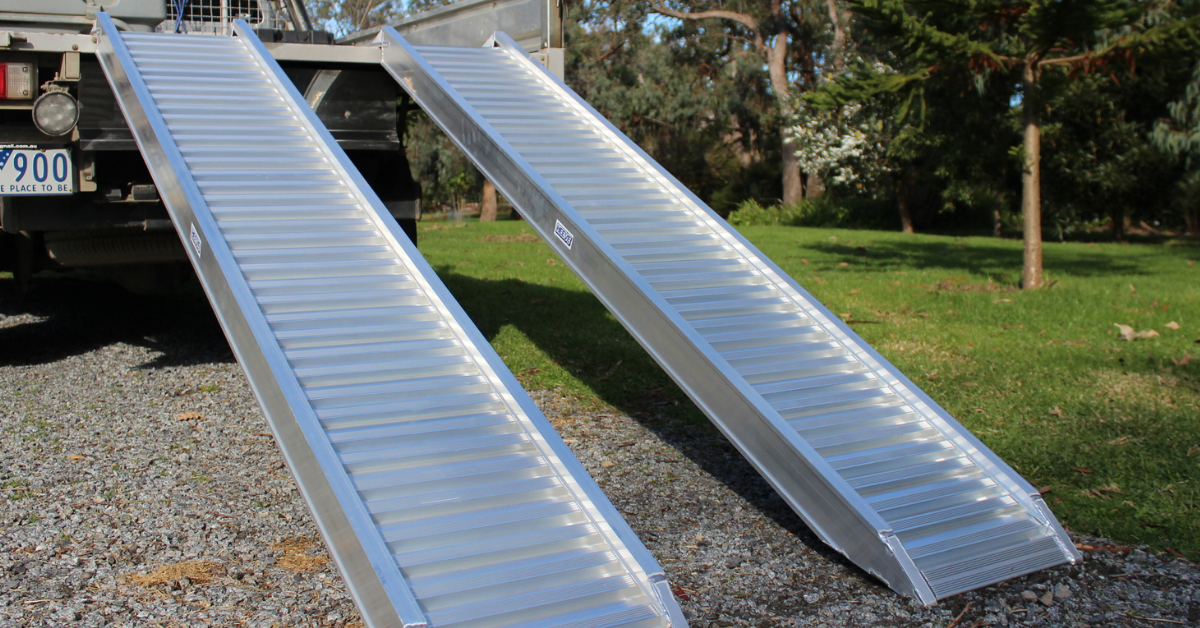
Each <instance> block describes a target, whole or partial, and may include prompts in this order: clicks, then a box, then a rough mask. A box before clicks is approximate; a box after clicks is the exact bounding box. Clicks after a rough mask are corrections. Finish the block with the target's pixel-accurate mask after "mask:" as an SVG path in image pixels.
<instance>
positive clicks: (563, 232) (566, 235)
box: [554, 220, 575, 250]
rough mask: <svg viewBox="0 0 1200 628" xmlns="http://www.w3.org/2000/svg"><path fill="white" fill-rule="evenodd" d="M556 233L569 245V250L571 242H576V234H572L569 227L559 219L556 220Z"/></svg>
mask: <svg viewBox="0 0 1200 628" xmlns="http://www.w3.org/2000/svg"><path fill="white" fill-rule="evenodd" d="M554 235H556V236H558V239H559V240H562V243H563V244H565V245H567V249H568V250H570V248H571V244H573V243H574V242H575V236H573V235H571V232H570V231H567V228H566V227H564V226H563V224H562V223H561V222H559V221H557V220H555V221H554Z"/></svg>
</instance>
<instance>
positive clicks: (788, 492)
mask: <svg viewBox="0 0 1200 628" xmlns="http://www.w3.org/2000/svg"><path fill="white" fill-rule="evenodd" d="M386 37H387V42H388V45H389V47H388V48H387V49H385V52H384V57H385V62H384V65H385V67H387V68H388V69H389V71H391V72H392V73H393V75H394V76H395V77H396V78H397V79H398V80H399V82H400V83H401V85H403V86H404V87H405V88H406V89H407V90H409V92H410V93H411V94H412V95H413V96H414V98H415V99H416V100H417V102H418V103H420V104H421V106H422V107H423V108H424V109H425V110H426V111H427V112H428V113H430V115H431V116H432V117H433V118H434V119H435V120H437V121H438V123H439V124H440V125H441V126H442V127H443V129H444V130H446V132H447V133H448V135H450V136H451V137H452V138H453V139H454V140H455V141H456V142H457V143H458V144H459V146H460V147H462V148H463V149H464V150H465V151H466V152H467V154H468V155H470V156H471V157H472V159H473V160H474V161H475V162H476V164H477V165H478V166H479V167H480V168H481V169H482V170H483V171H484V172H485V173H486V174H487V175H488V176H489V178H491V179H492V180H493V181H495V182H496V183H497V185H498V186H499V187H500V189H501V191H502V192H503V193H504V194H505V196H506V197H507V198H509V199H510V200H512V201H513V203H514V204H515V205H516V206H517V207H518V208H519V209H520V210H521V213H522V215H523V216H525V217H526V218H528V219H529V221H530V224H531V225H533V226H534V227H535V228H536V229H537V230H538V231H539V232H540V233H541V234H542V235H543V237H545V238H546V239H547V241H549V242H550V243H551V245H552V246H553V247H554V248H555V249H556V251H557V252H558V253H559V254H560V255H561V256H562V257H563V259H564V260H565V261H566V262H567V264H568V265H569V266H571V267H572V268H573V269H574V270H575V271H576V272H577V273H578V274H579V275H580V277H581V278H582V279H583V280H584V281H585V283H587V284H588V285H589V286H590V287H592V289H593V290H594V291H595V292H596V293H597V295H598V296H599V297H600V299H601V300H602V301H604V302H605V304H606V305H607V306H608V307H609V308H610V309H611V310H612V311H613V312H614V314H615V315H616V316H617V317H618V318H619V319H620V320H621V321H622V322H623V323H624V324H625V326H626V327H627V328H628V329H629V330H630V332H631V333H633V335H634V336H635V337H637V338H638V339H639V341H640V342H641V343H642V344H643V346H645V347H646V348H647V349H648V350H649V351H650V352H651V353H652V354H653V355H654V356H655V357H656V359H658V361H659V363H660V364H662V366H663V367H664V368H665V369H666V370H667V371H668V372H669V373H671V375H672V376H673V377H674V378H675V379H676V381H677V382H679V384H680V385H681V386H682V387H683V388H684V389H685V390H686V391H688V393H689V394H690V395H691V396H692V398H693V399H694V400H695V401H696V402H697V404H698V405H699V406H700V407H701V408H702V409H704V410H705V412H706V413H708V415H709V416H710V418H712V420H713V421H714V422H716V423H717V425H718V426H719V427H721V429H722V430H723V431H724V432H725V433H726V434H727V435H729V436H730V438H731V440H733V442H734V443H735V444H736V445H738V447H739V448H740V449H741V451H742V452H743V453H744V454H745V455H746V456H747V457H748V458H749V459H750V460H751V461H752V462H753V463H754V464H755V465H756V466H757V467H758V469H759V470H760V471H761V472H762V473H763V474H764V475H765V476H766V477H767V479H768V480H770V481H771V482H772V484H774V486H775V487H776V489H777V490H779V492H780V494H781V495H783V496H784V498H785V499H787V500H788V502H789V503H790V504H791V505H792V506H793V508H795V509H796V511H797V512H798V513H799V514H800V515H801V516H802V517H804V519H805V520H806V521H807V522H808V523H809V525H810V526H812V527H813V529H814V530H815V531H817V532H818V533H819V534H821V535H822V536H823V538H825V540H826V541H828V542H829V543H830V544H831V545H833V546H834V547H836V548H838V549H839V550H840V551H842V552H844V553H845V554H846V555H847V556H849V557H850V558H851V559H852V560H854V561H855V562H857V563H859V564H860V565H862V566H863V567H864V568H866V569H868V570H870V571H872V572H874V573H876V574H877V575H879V576H880V577H882V578H883V579H884V580H886V581H887V582H889V583H890V584H891V586H893V587H894V588H896V589H897V590H900V591H903V592H905V593H908V594H910V595H913V596H916V597H918V598H920V599H922V600H924V601H925V602H927V603H931V602H933V601H934V600H935V599H936V598H942V597H946V596H948V595H953V594H955V593H959V592H962V591H966V590H969V589H972V588H976V587H979V586H982V585H985V584H989V583H991V582H995V581H998V580H1002V579H1004V578H1008V577H1011V576H1015V575H1018V574H1021V573H1027V572H1030V571H1034V570H1037V569H1041V568H1044V567H1048V566H1051V565H1056V564H1059V563H1062V562H1066V561H1073V560H1075V559H1076V558H1077V554H1076V553H1075V550H1074V548H1073V547H1072V546H1071V544H1070V542H1069V540H1068V539H1067V538H1066V535H1065V533H1063V531H1062V530H1061V528H1060V527H1059V526H1058V524H1057V522H1055V521H1054V518H1053V516H1052V515H1050V514H1049V511H1048V510H1046V509H1045V506H1044V504H1043V503H1042V501H1041V499H1040V497H1039V496H1038V493H1037V491H1035V490H1033V489H1032V487H1030V486H1029V485H1028V484H1027V483H1026V482H1024V481H1023V480H1022V479H1021V478H1020V477H1019V476H1018V475H1017V474H1016V473H1015V472H1013V471H1012V470H1011V469H1010V468H1008V466H1007V465H1005V464H1004V463H1003V462H1002V461H1000V460H999V459H998V458H997V457H996V456H995V455H994V454H993V453H992V452H990V451H989V450H988V449H987V448H986V447H984V446H983V445H982V444H981V443H980V442H979V441H978V440H976V439H975V438H974V437H972V436H971V435H970V433H969V432H967V430H965V429H964V428H963V427H962V426H961V425H959V424H958V423H957V422H956V421H955V420H954V419H953V418H951V417H950V416H949V415H948V414H947V413H946V412H945V411H944V410H942V409H941V408H940V407H938V406H937V405H936V404H935V403H934V402H933V401H932V400H930V399H929V398H928V397H927V396H926V395H924V394H923V393H922V392H921V391H920V390H919V389H918V388H917V387H916V386H915V385H913V384H912V382H910V381H909V380H908V379H906V378H905V377H904V376H903V375H902V374H901V373H900V372H899V371H897V370H896V369H895V367H893V366H892V365H890V364H888V363H887V362H886V361H885V360H884V359H883V358H882V357H880V356H879V355H878V354H877V353H876V352H875V351H873V350H872V349H871V348H870V347H869V346H867V345H866V343H864V342H863V341H862V340H861V339H859V338H858V337H857V336H856V335H855V334H854V332H852V331H851V330H850V329H849V328H848V327H847V326H846V325H844V324H843V323H842V322H841V321H840V320H838V319H837V318H836V317H835V316H832V315H831V314H830V313H829V312H828V311H827V310H826V309H825V308H824V307H822V306H821V305H820V304H819V303H817V301H816V300H814V299H813V298H812V297H811V296H810V295H808V294H807V293H806V292H805V291H804V290H803V289H802V288H801V287H800V286H799V285H797V284H796V283H795V281H793V280H792V279H791V278H789V277H788V276H787V275H786V274H784V273H783V272H782V271H780V270H779V269H778V268H777V267H775V266H774V264H772V263H771V262H770V261H769V260H767V259H766V258H765V257H764V256H763V255H762V254H761V253H759V252H758V251H757V250H756V249H755V248H754V247H753V246H752V245H751V244H750V243H749V242H747V241H746V240H745V239H744V238H742V237H741V236H740V235H738V234H737V233H736V232H734V231H733V230H731V229H729V228H728V227H727V226H726V225H725V223H724V221H722V220H721V219H720V218H718V217H717V216H716V215H715V214H714V213H713V212H712V211H711V210H710V209H709V208H708V207H707V206H705V205H704V204H703V203H702V202H700V201H699V200H698V199H697V198H695V196H693V195H692V194H690V193H689V192H688V191H687V190H685V189H683V188H682V187H681V186H680V185H679V184H678V182H677V181H675V180H674V179H673V178H672V177H671V176H670V175H669V174H667V173H666V172H665V171H663V170H662V169H661V167H659V166H658V165H657V164H655V163H654V162H653V161H652V160H651V159H650V158H649V157H648V156H646V155H645V154H644V153H643V152H642V151H641V150H640V149H638V148H637V147H636V146H635V145H634V144H633V143H632V142H630V141H629V140H628V139H627V138H626V137H625V136H624V135H622V134H621V133H620V132H619V131H617V130H616V129H615V128H614V127H613V126H612V125H611V124H609V123H608V122H607V121H606V120H604V119H603V118H602V117H600V116H599V115H598V114H597V113H596V112H595V111H594V110H592V109H591V108H590V107H589V106H588V105H587V104H586V103H584V102H583V101H582V100H581V99H579V98H578V96H576V95H575V94H574V93H573V92H572V91H571V90H570V89H569V88H567V87H566V86H565V85H563V84H562V83H561V82H559V81H558V80H557V79H555V78H554V77H552V76H551V75H549V74H547V73H546V72H545V71H543V70H542V69H540V67H538V66H537V65H536V64H534V63H532V62H531V61H530V59H529V58H528V56H527V55H525V53H523V52H522V51H521V50H520V49H519V48H518V47H517V46H516V45H515V44H514V43H513V42H512V41H511V40H508V39H507V38H506V37H505V36H504V35H503V34H501V33H498V34H497V35H496V39H495V42H494V43H495V45H494V46H489V47H485V48H460V47H431V46H417V47H414V46H411V45H409V44H408V43H407V42H404V41H403V40H402V39H401V38H400V36H399V35H398V34H396V33H394V32H392V33H389V34H387V35H386ZM564 232H565V234H568V235H564Z"/></svg>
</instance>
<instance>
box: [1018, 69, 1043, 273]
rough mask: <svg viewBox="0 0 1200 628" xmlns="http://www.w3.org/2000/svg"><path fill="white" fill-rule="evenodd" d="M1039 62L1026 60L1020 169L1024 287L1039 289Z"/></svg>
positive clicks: (1022, 101) (1040, 160) (1040, 213)
mask: <svg viewBox="0 0 1200 628" xmlns="http://www.w3.org/2000/svg"><path fill="white" fill-rule="evenodd" d="M1037 75H1038V67H1037V62H1036V61H1035V60H1033V59H1030V60H1028V61H1026V62H1025V73H1024V85H1023V88H1024V93H1023V95H1022V98H1021V105H1022V109H1023V111H1024V124H1025V164H1024V165H1025V167H1024V169H1023V170H1022V172H1021V220H1022V221H1023V222H1024V226H1023V232H1024V239H1025V247H1024V248H1025V265H1024V268H1023V269H1022V270H1021V288H1022V289H1025V290H1028V289H1031V288H1040V287H1042V284H1043V283H1044V281H1045V280H1044V279H1043V277H1042V129H1041V124H1040V116H1039V113H1040V111H1039V103H1038V93H1037Z"/></svg>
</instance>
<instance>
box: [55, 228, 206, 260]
mask: <svg viewBox="0 0 1200 628" xmlns="http://www.w3.org/2000/svg"><path fill="white" fill-rule="evenodd" d="M45 240H46V251H47V252H48V253H49V254H50V259H52V260H54V261H55V262H57V263H58V264H60V265H62V266H66V267H68V268H82V267H93V266H114V265H125V264H138V265H141V264H161V263H167V262H184V261H187V253H186V252H184V249H183V244H181V243H180V242H179V236H177V235H175V232H174V231H141V230H134V229H103V230H88V231H48V232H46V236H45Z"/></svg>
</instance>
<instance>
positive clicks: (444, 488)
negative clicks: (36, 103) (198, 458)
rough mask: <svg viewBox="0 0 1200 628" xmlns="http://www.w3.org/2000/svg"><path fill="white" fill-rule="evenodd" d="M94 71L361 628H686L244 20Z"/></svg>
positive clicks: (614, 518)
mask: <svg viewBox="0 0 1200 628" xmlns="http://www.w3.org/2000/svg"><path fill="white" fill-rule="evenodd" d="M235 32H236V35H237V36H236V37H215V36H181V35H167V34H134V33H119V32H117V30H116V29H115V28H114V27H113V23H112V21H111V20H110V19H108V17H107V16H106V15H105V14H103V13H101V14H100V18H99V20H98V25H97V30H96V35H97V36H98V38H99V39H100V40H101V41H100V42H99V44H100V53H99V56H100V60H101V62H102V64H103V66H104V71H105V73H106V75H107V76H108V78H109V81H110V82H111V83H112V86H113V88H114V90H115V92H116V94H117V97H118V101H119V102H120V105H121V108H122V110H123V111H124V113H125V116H126V118H127V120H128V121H129V125H130V127H131V128H132V129H133V131H134V133H135V135H136V139H137V143H138V146H139V148H140V149H141V151H142V154H143V156H144V157H145V160H146V163H147V164H149V166H150V168H151V170H152V173H153V175H154V180H155V183H156V184H157V186H158V189H159V190H160V192H161V194H162V196H163V197H164V200H165V203H166V205H167V207H168V209H169V210H170V213H171V217H172V219H173V220H174V221H175V224H176V227H177V228H178V230H179V233H180V235H181V236H182V237H183V239H184V242H185V244H186V246H187V248H188V252H189V255H190V256H191V260H192V262H193V264H194V265H195V267H196V269H197V271H198V273H199V275H200V277H201V281H202V283H203V284H204V288H205V290H206V291H207V293H208V295H209V298H210V299H211V301H212V304H213V307H214V309H215V310H216V312H217V316H218V318H219V319H220V321H221V324H222V326H223V327H224V330H225V333H226V335H227V336H228V338H229V340H230V344H231V345H232V346H233V349H234V352H235V353H236V354H237V357H238V361H239V362H240V363H241V364H242V366H243V368H244V369H245V371H246V374H247V376H248V377H249V380H250V383H251V386H252V387H253V389H254V392H255V394H256V395H257V397H258V399H259V401H260V402H261V404H262V406H263V409H264V410H265V413H266V415H267V418H268V420H269V422H270V424H271V428H272V430H273V431H274V433H275V436H276V438H277V440H278V441H279V444H280V447H281V448H282V450H283V453H284V456H285V458H286V459H287V462H288V465H289V467H290V469H291V471H292V473H293V475H294V476H295V478H296V480H297V483H298V485H299V487H300V490H301V492H302V493H303V495H304V497H305V499H306V500H307V502H308V504H309V506H310V508H311V509H312V512H313V515H314V518H315V519H316V521H317V524H318V526H319V528H320V530H321V534H322V535H323V536H324V538H325V541H326V543H327V544H328V545H329V548H330V550H331V553H332V555H333V557H334V559H335V561H336V562H337V564H338V567H339V568H340V570H341V572H342V574H343V576H344V577H345V580H346V582H347V584H348V586H349V588H350V590H351V593H352V594H353V596H354V598H355V600H356V602H357V604H358V606H359V609H360V610H361V612H362V615H363V618H364V619H365V621H366V623H367V625H369V626H372V627H384V626H434V627H456V628H468V627H471V628H484V627H502V626H513V627H516V626H521V627H531V628H532V627H544V628H549V627H558V626H576V627H580V628H582V627H595V628H600V627H609V626H626V627H638V628H641V627H645V628H649V627H666V626H678V627H682V626H684V625H685V624H684V621H683V618H682V614H681V613H680V611H679V609H678V606H677V605H676V603H675V601H674V599H673V597H672V596H671V593H670V590H669V588H668V586H667V583H666V581H665V579H664V577H663V574H662V572H661V569H660V568H659V566H658V565H657V563H656V562H655V561H654V559H653V557H652V556H650V555H649V553H648V552H647V551H646V549H645V548H644V547H643V546H642V545H641V544H640V543H639V542H638V540H637V539H636V537H635V536H634V535H633V533H632V531H631V530H630V529H629V528H628V526H627V525H626V524H625V522H624V521H623V520H622V519H621V517H620V515H619V514H617V512H616V510H615V509H614V508H613V507H612V505H611V504H610V503H609V502H608V501H607V499H606V498H605V497H604V495H603V494H602V493H601V492H600V490H599V488H598V487H597V486H596V484H595V483H594V482H592V480H591V478H589V477H588V476H587V474H586V472H585V471H584V470H583V468H582V467H581V466H580V465H579V463H578V461H577V460H575V458H574V457H573V456H572V454H571V453H570V451H569V450H568V449H567V448H566V446H565V445H564V444H563V442H562V440H561V439H560V438H559V437H558V436H557V434H556V433H555V432H554V430H553V429H552V428H551V426H550V424H549V422H548V421H547V420H546V419H545V417H544V416H543V415H542V414H541V413H540V412H539V411H538V410H537V408H536V407H535V406H534V405H533V403H532V402H531V401H530V399H529V397H528V396H527V395H526V394H525V393H524V391H523V390H522V389H521V388H520V386H519V384H518V383H517V381H516V379H515V378H514V377H513V376H512V375H511V373H509V372H508V370H507V369H506V368H505V367H504V364H503V362H501V361H500V359H499V357H498V356H497V355H496V354H495V353H494V352H493V351H492V349H491V347H490V346H489V345H488V343H487V341H486V340H485V339H484V338H483V337H482V336H481V335H480V333H479V332H478V330H476V329H475V327H474V326H473V325H472V324H471V322H470V321H469V319H468V318H467V317H466V315H465V314H464V313H463V311H462V310H461V308H459V307H458V305H457V304H456V303H455V302H454V300H453V299H452V298H451V297H450V295H449V293H448V292H447V291H446V289H445V287H444V286H443V285H442V284H441V283H440V281H439V280H438V279H437V277H436V276H435V275H434V273H433V271H432V270H431V269H430V267H429V266H428V265H427V264H426V263H425V262H424V260H423V259H422V258H421V256H420V255H419V254H418V253H417V252H416V249H414V248H413V246H412V244H411V243H410V242H409V240H408V238H407V237H405V236H404V234H403V233H402V232H401V231H400V230H399V227H398V226H397V225H396V223H395V222H394V221H393V220H392V219H391V217H390V216H388V214H387V210H386V209H384V208H383V206H382V204H381V203H380V202H379V199H378V198H377V197H376V196H375V195H374V194H373V193H372V192H371V191H370V189H369V188H368V187H367V186H366V184H365V182H364V181H363V180H362V178H361V176H360V175H359V174H358V173H357V171H356V170H354V168H353V167H352V166H351V165H349V164H350V162H349V161H348V160H347V159H346V156H345V154H344V153H343V152H342V151H341V149H339V148H338V146H337V144H336V143H335V142H334V140H333V139H332V138H331V137H330V136H329V134H328V132H327V131H326V130H325V129H324V128H323V127H322V126H321V125H320V123H319V122H318V121H317V119H316V117H315V116H314V115H313V114H312V112H311V110H309V109H308V107H307V106H306V105H305V104H304V100H303V99H302V98H301V96H300V95H299V94H298V93H297V92H296V90H295V89H294V87H293V86H292V85H291V83H290V82H289V81H288V80H287V78H286V77H285V76H284V75H283V73H282V71H281V70H280V68H279V66H278V65H277V64H276V63H275V62H274V60H272V59H271V57H270V56H269V55H268V54H267V53H266V51H265V49H264V48H263V46H262V44H261V43H260V42H259V41H258V39H257V38H256V37H255V36H254V35H253V33H252V31H250V30H249V29H248V28H247V27H246V25H245V23H242V22H238V24H237V26H236V30H235Z"/></svg>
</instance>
